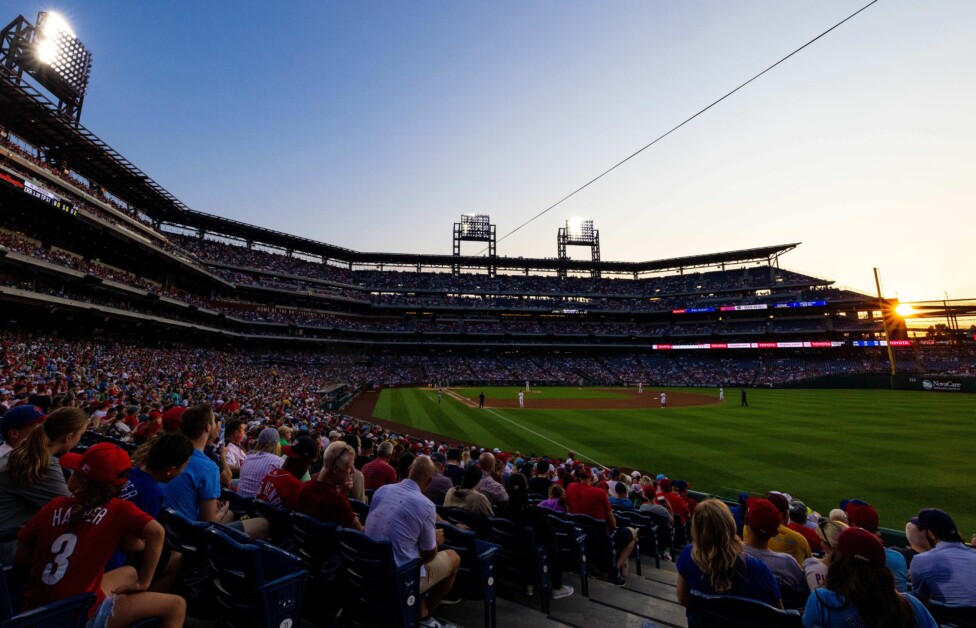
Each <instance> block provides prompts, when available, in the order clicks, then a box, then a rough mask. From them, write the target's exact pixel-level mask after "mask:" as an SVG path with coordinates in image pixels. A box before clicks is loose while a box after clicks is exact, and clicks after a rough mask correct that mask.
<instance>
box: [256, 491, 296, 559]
mask: <svg viewBox="0 0 976 628" xmlns="http://www.w3.org/2000/svg"><path fill="white" fill-rule="evenodd" d="M251 507H252V508H253V509H254V516H255V517H262V518H264V519H266V520H267V521H268V524H270V526H271V534H270V535H269V536H268V541H269V542H271V543H273V544H274V545H277V546H278V547H281V548H283V549H286V550H291V549H292V546H293V542H292V530H291V511H290V510H288V509H287V508H279V507H278V506H272V505H271V504H269V503H268V502H266V501H263V500H260V499H255V500H254V501H253V502H252V503H251Z"/></svg>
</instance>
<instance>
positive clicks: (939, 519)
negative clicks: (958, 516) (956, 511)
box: [910, 508, 959, 539]
mask: <svg viewBox="0 0 976 628" xmlns="http://www.w3.org/2000/svg"><path fill="white" fill-rule="evenodd" d="M910 521H911V523H914V524H915V525H916V526H917V527H918V529H919V530H928V531H930V532H931V533H932V534H934V535H935V536H937V537H939V538H940V539H944V538H947V537H950V536H954V535H958V534H959V532H958V531H957V530H956V522H955V521H953V520H952V517H950V516H949V513H947V512H945V511H944V510H939V509H938V508H923V509H922V510H919V511H918V516H917V517H912V518H911V519H910Z"/></svg>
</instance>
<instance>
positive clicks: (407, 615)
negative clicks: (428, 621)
mask: <svg viewBox="0 0 976 628" xmlns="http://www.w3.org/2000/svg"><path fill="white" fill-rule="evenodd" d="M339 555H340V556H341V558H342V565H343V567H344V569H345V574H346V589H345V599H344V604H343V608H342V611H341V612H340V614H339V618H338V623H339V624H340V625H341V624H342V623H343V622H344V620H345V619H346V618H347V617H351V618H355V619H356V621H370V620H371V621H375V622H379V623H381V624H382V625H387V626H389V625H395V626H403V627H404V628H413V627H414V626H416V625H417V621H418V619H419V617H418V614H419V606H418V602H419V596H420V559H419V558H417V559H414V560H411V561H410V562H408V563H406V564H404V565H402V566H399V567H398V566H397V564H396V561H395V560H394V559H393V545H392V544H391V543H390V542H389V541H379V540H376V539H371V538H369V537H368V536H366V535H365V534H363V533H362V532H357V531H355V530H349V529H343V530H342V531H340V532H339Z"/></svg>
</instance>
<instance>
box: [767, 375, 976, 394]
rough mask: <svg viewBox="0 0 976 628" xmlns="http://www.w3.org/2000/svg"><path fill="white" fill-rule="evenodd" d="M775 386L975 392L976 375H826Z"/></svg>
mask: <svg viewBox="0 0 976 628" xmlns="http://www.w3.org/2000/svg"><path fill="white" fill-rule="evenodd" d="M776 388H883V389H890V388H895V389H896V390H918V391H924V392H950V393H952V392H955V393H959V392H963V393H976V377H957V376H947V375H917V374H911V375H895V376H894V378H892V377H891V376H890V375H884V374H880V373H871V374H861V375H824V376H823V377H817V378H814V379H805V380H802V381H797V382H788V383H785V384H778V385H777V386H776Z"/></svg>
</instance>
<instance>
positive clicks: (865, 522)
mask: <svg viewBox="0 0 976 628" xmlns="http://www.w3.org/2000/svg"><path fill="white" fill-rule="evenodd" d="M847 520H848V521H849V522H850V524H851V525H852V526H855V527H858V528H864V529H865V530H869V531H871V532H874V531H876V530H877V529H878V524H879V523H880V522H879V520H878V511H877V510H875V508H874V506H861V505H860V504H853V503H851V504H848V505H847Z"/></svg>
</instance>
